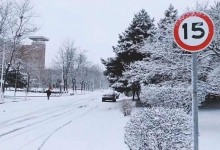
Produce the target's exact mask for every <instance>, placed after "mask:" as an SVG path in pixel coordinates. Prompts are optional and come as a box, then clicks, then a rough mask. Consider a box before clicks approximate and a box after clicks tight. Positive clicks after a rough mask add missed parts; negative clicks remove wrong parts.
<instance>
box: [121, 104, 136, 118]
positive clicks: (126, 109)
mask: <svg viewBox="0 0 220 150" xmlns="http://www.w3.org/2000/svg"><path fill="white" fill-rule="evenodd" d="M134 107H135V102H133V101H131V100H122V102H121V104H120V110H121V112H122V113H123V115H124V116H128V115H131V112H132V110H133V108H134Z"/></svg>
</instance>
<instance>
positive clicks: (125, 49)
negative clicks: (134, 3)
mask: <svg viewBox="0 0 220 150" xmlns="http://www.w3.org/2000/svg"><path fill="white" fill-rule="evenodd" d="M155 33H156V27H155V25H154V19H151V18H150V16H149V15H148V13H147V12H146V11H145V10H144V9H142V10H141V11H140V12H139V13H137V14H135V15H134V18H133V20H132V22H131V24H130V26H129V27H128V28H127V29H126V30H125V32H123V33H122V34H119V40H118V45H117V46H115V47H114V46H113V51H114V52H115V53H116V57H115V58H109V59H108V60H107V61H105V60H102V63H103V64H104V65H105V66H106V69H107V70H106V71H105V75H106V76H107V78H108V80H109V82H110V85H112V86H113V87H115V88H118V89H120V91H127V90H128V88H126V87H127V84H128V82H127V80H126V78H123V75H122V74H123V72H124V71H125V70H126V66H128V65H129V64H130V63H133V62H135V61H140V60H143V58H145V57H146V56H145V54H143V53H142V52H140V51H139V49H140V48H141V47H142V46H143V45H144V41H145V40H146V39H147V38H149V37H152V36H154V34H155ZM113 68H114V69H113ZM115 70H117V72H115ZM119 70H120V71H119Z"/></svg>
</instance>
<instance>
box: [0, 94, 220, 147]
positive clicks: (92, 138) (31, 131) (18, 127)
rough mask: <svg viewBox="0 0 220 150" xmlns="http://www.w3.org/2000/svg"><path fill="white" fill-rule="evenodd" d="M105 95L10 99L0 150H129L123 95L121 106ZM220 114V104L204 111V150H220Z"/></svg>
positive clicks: (0, 115) (0, 117) (2, 114)
mask: <svg viewBox="0 0 220 150" xmlns="http://www.w3.org/2000/svg"><path fill="white" fill-rule="evenodd" d="M22 94H23V95H24V93H19V92H17V95H22ZM31 94H33V93H31ZM102 94H103V92H102V91H95V92H87V93H84V94H80V93H79V95H73V96H67V95H65V96H60V97H51V98H50V100H49V101H48V100H47V98H46V96H45V97H28V101H24V97H17V98H16V101H17V102H13V99H12V98H6V99H5V102H6V103H4V104H0V150H60V149H64V150H128V147H127V145H126V144H125V143H124V126H125V125H126V123H127V121H128V120H129V117H124V116H123V114H122V113H121V112H120V110H119V104H120V101H121V99H123V97H122V95H121V96H120V97H121V99H120V100H117V102H116V103H114V102H101V95H102ZM6 95H10V96H13V92H8V93H7V92H6ZM34 95H36V96H41V95H45V93H34ZM32 96H33V95H32ZM125 98H126V97H125ZM215 106H216V105H215ZM138 109H142V108H138ZM136 110H137V108H136ZM133 113H134V112H133ZM219 115H220V105H219V107H216V108H215V109H200V110H199V131H200V137H199V145H200V150H218V149H220V143H219V139H220V120H219Z"/></svg>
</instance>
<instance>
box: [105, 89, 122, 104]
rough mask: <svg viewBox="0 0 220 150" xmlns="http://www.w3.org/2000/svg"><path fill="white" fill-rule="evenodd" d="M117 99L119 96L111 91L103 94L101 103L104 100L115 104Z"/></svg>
mask: <svg viewBox="0 0 220 150" xmlns="http://www.w3.org/2000/svg"><path fill="white" fill-rule="evenodd" d="M117 98H119V94H118V93H117V92H115V91H113V90H109V91H107V92H105V93H104V94H103V96H102V102H104V101H106V100H112V101H113V102H116V99H117Z"/></svg>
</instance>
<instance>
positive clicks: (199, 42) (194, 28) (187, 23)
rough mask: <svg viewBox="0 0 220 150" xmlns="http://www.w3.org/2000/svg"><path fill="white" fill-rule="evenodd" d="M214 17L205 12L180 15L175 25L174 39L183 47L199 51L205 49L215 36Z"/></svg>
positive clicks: (191, 50) (187, 49)
mask: <svg viewBox="0 0 220 150" xmlns="http://www.w3.org/2000/svg"><path fill="white" fill-rule="evenodd" d="M214 32H215V28H214V24H213V22H212V19H211V18H210V17H209V16H208V15H207V14H205V13H203V12H199V11H196V12H188V13H185V14H183V15H182V16H180V18H179V19H178V20H177V21H176V23H175V25H174V31H173V35H174V39H175V41H176V43H177V44H178V45H179V47H181V48H182V49H184V50H186V51H190V52H197V51H200V50H203V49H205V48H206V47H208V46H209V44H210V43H211V42H212V39H213V37H214Z"/></svg>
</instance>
